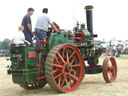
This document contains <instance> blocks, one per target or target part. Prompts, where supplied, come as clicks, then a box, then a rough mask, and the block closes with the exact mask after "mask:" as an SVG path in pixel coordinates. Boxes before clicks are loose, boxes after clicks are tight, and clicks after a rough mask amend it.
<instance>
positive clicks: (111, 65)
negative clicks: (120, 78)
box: [102, 57, 117, 83]
mask: <svg viewBox="0 0 128 96" xmlns="http://www.w3.org/2000/svg"><path fill="white" fill-rule="evenodd" d="M102 70H103V77H104V80H105V81H106V82H107V83H112V82H114V81H115V80H116V77H117V64H116V61H115V59H114V58H113V57H109V58H106V59H105V60H104V62H103V67H102Z"/></svg>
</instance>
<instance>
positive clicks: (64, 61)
mask: <svg viewBox="0 0 128 96" xmlns="http://www.w3.org/2000/svg"><path fill="white" fill-rule="evenodd" d="M57 54H58V56H59V57H60V59H61V60H62V61H63V63H65V61H64V59H63V57H62V56H61V55H60V53H57Z"/></svg>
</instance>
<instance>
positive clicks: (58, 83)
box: [58, 76, 61, 86]
mask: <svg viewBox="0 0 128 96" xmlns="http://www.w3.org/2000/svg"><path fill="white" fill-rule="evenodd" d="M60 80H61V76H59V81H58V85H59V86H60Z"/></svg>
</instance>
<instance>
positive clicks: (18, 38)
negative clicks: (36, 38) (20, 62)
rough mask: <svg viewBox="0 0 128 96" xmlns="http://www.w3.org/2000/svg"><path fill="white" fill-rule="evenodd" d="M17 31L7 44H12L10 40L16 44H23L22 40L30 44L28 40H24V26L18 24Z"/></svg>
mask: <svg viewBox="0 0 128 96" xmlns="http://www.w3.org/2000/svg"><path fill="white" fill-rule="evenodd" d="M18 29H19V32H17V33H16V34H15V36H14V38H13V39H12V40H11V41H10V43H9V45H11V44H12V42H14V43H15V44H16V45H19V44H24V42H26V43H27V44H28V45H31V43H30V42H28V41H27V40H25V37H24V34H23V32H22V31H23V30H24V27H23V26H19V28H18Z"/></svg>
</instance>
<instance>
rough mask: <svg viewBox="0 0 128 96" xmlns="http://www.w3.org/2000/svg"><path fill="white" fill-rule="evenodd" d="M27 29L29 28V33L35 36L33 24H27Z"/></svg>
mask: <svg viewBox="0 0 128 96" xmlns="http://www.w3.org/2000/svg"><path fill="white" fill-rule="evenodd" d="M27 27H28V29H29V31H30V32H31V34H32V35H33V32H32V27H31V24H27Z"/></svg>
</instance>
